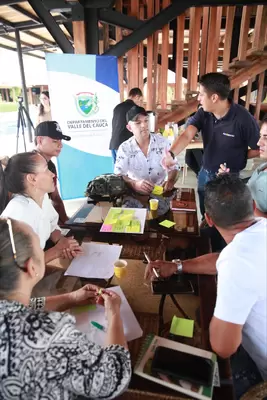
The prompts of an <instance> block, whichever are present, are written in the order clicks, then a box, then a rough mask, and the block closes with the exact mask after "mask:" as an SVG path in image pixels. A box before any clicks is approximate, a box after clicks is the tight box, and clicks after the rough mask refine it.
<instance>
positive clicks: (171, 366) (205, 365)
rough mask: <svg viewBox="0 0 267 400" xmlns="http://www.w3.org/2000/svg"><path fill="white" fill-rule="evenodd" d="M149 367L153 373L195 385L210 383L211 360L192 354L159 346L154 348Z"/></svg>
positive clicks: (211, 375)
mask: <svg viewBox="0 0 267 400" xmlns="http://www.w3.org/2000/svg"><path fill="white" fill-rule="evenodd" d="M151 368H152V372H153V373H157V374H159V373H160V374H164V375H167V376H169V377H170V378H171V377H172V378H177V379H181V380H185V381H188V382H191V383H194V384H197V385H203V386H211V385H212V379H213V362H212V360H210V359H208V358H203V357H199V356H196V355H194V354H188V353H184V352H182V351H178V350H173V349H170V348H168V347H162V346H159V347H157V348H156V351H155V354H154V358H153V360H152V367H151Z"/></svg>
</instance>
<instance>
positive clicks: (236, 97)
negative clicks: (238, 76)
mask: <svg viewBox="0 0 267 400" xmlns="http://www.w3.org/2000/svg"><path fill="white" fill-rule="evenodd" d="M238 98H239V87H237V88H235V90H234V98H233V100H234V103H238Z"/></svg>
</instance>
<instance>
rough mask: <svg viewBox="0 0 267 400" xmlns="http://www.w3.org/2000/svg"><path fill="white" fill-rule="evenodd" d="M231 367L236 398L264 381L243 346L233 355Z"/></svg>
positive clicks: (237, 399)
mask: <svg viewBox="0 0 267 400" xmlns="http://www.w3.org/2000/svg"><path fill="white" fill-rule="evenodd" d="M231 369H232V374H233V382H234V389H235V395H236V400H239V399H240V397H242V395H243V394H245V393H246V392H247V391H248V390H249V389H250V388H251V387H252V386H255V385H257V384H258V383H260V382H262V377H261V374H260V373H259V370H258V368H257V366H256V364H255V363H254V361H253V360H252V358H251V357H250V356H249V355H248V353H247V352H246V350H245V349H244V347H243V346H240V347H239V349H238V350H237V352H236V353H235V354H234V355H233V356H232V357H231Z"/></svg>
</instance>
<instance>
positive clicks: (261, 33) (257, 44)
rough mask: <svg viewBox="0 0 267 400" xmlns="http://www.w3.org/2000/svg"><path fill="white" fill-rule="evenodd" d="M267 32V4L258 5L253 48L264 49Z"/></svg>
mask: <svg viewBox="0 0 267 400" xmlns="http://www.w3.org/2000/svg"><path fill="white" fill-rule="evenodd" d="M266 32H267V6H258V7H257V13H256V20H255V28H254V37H253V42H252V49H255V50H263V49H264V42H265V35H266Z"/></svg>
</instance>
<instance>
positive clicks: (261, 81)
mask: <svg viewBox="0 0 267 400" xmlns="http://www.w3.org/2000/svg"><path fill="white" fill-rule="evenodd" d="M264 76H265V72H262V73H261V74H260V75H259V81H258V91H257V100H256V109H255V114H254V117H255V118H256V120H259V117H260V110H261V100H262V92H263V85H264Z"/></svg>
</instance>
